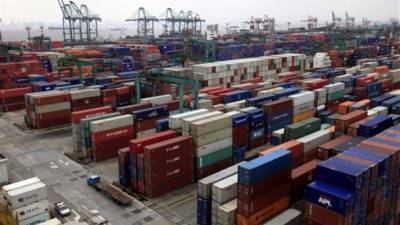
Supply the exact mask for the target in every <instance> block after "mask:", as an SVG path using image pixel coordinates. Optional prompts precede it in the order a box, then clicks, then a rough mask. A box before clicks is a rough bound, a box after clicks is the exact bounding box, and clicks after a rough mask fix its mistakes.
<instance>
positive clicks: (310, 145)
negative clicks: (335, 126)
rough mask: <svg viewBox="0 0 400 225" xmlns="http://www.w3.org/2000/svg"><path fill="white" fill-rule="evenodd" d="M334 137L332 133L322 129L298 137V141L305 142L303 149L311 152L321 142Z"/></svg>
mask: <svg viewBox="0 0 400 225" xmlns="http://www.w3.org/2000/svg"><path fill="white" fill-rule="evenodd" d="M331 138H332V134H331V133H330V132H329V131H326V130H320V131H317V132H314V133H312V134H309V135H307V136H304V137H302V138H299V139H297V141H298V142H301V143H303V151H304V152H309V151H311V150H313V149H316V148H317V147H318V146H320V145H321V144H323V143H325V142H328V141H330V140H331Z"/></svg>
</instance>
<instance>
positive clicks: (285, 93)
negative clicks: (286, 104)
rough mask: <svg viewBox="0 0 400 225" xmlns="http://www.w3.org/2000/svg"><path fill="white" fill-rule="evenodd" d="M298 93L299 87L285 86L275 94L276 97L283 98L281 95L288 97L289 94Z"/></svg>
mask: <svg viewBox="0 0 400 225" xmlns="http://www.w3.org/2000/svg"><path fill="white" fill-rule="evenodd" d="M298 93H300V89H299V88H287V89H285V90H283V91H281V92H279V93H278V94H276V95H277V96H278V98H283V97H289V95H295V94H298Z"/></svg>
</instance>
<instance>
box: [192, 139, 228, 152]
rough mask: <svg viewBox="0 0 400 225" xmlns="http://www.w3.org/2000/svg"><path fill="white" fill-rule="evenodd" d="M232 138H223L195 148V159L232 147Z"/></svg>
mask: <svg viewBox="0 0 400 225" xmlns="http://www.w3.org/2000/svg"><path fill="white" fill-rule="evenodd" d="M232 143H233V142H232V137H228V138H224V139H222V140H218V141H216V142H213V143H210V144H207V145H203V146H201V147H197V148H196V149H195V153H196V157H201V156H205V155H208V154H210V153H213V152H215V151H218V150H221V149H224V148H227V147H229V146H232Z"/></svg>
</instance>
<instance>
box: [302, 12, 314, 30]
mask: <svg viewBox="0 0 400 225" xmlns="http://www.w3.org/2000/svg"><path fill="white" fill-rule="evenodd" d="M301 22H304V23H307V30H314V29H317V28H318V18H317V17H312V16H310V15H309V16H308V18H307V19H304V20H301Z"/></svg>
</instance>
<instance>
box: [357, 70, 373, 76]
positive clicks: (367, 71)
mask: <svg viewBox="0 0 400 225" xmlns="http://www.w3.org/2000/svg"><path fill="white" fill-rule="evenodd" d="M358 71H360V73H361V74H362V75H367V74H369V73H372V72H374V69H373V68H364V69H360V70H358Z"/></svg>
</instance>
